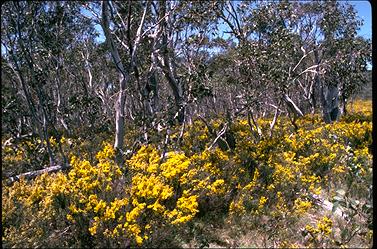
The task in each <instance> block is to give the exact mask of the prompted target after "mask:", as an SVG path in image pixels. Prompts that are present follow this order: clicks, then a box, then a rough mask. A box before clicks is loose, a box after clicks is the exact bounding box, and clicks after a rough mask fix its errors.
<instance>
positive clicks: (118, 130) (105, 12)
mask: <svg viewBox="0 0 377 249" xmlns="http://www.w3.org/2000/svg"><path fill="white" fill-rule="evenodd" d="M101 26H102V29H103V32H104V34H105V37H106V43H107V45H108V47H109V49H110V52H111V56H112V58H113V61H114V64H115V66H116V68H117V70H118V72H119V76H120V80H119V86H120V87H119V93H118V99H117V102H116V104H115V142H114V147H115V148H116V149H117V162H118V164H120V165H122V164H123V160H122V153H121V152H122V149H123V144H124V142H123V139H124V134H125V130H124V123H125V122H124V107H125V100H126V84H127V82H128V81H129V75H128V72H126V70H125V68H124V66H123V63H122V61H121V59H120V56H119V52H118V49H117V47H116V45H115V43H114V40H113V38H112V36H111V32H110V27H109V26H110V20H109V2H107V1H104V2H102V20H101Z"/></svg>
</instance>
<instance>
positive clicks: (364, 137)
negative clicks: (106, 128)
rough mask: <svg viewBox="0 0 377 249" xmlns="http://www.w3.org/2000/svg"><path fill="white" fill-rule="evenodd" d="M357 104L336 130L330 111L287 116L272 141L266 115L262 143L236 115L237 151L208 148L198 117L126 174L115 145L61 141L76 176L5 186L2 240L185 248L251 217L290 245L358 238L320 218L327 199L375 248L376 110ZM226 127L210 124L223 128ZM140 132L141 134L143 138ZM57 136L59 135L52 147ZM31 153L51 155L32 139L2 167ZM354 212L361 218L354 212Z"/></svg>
mask: <svg viewBox="0 0 377 249" xmlns="http://www.w3.org/2000/svg"><path fill="white" fill-rule="evenodd" d="M355 106H356V107H357V105H355ZM356 107H355V109H357V108H358V109H360V111H359V112H356V111H354V110H351V109H350V112H351V113H350V114H349V115H348V116H345V117H344V118H342V119H340V120H339V121H338V122H335V123H332V124H324V123H323V122H322V121H321V117H320V115H307V116H304V117H302V118H299V119H298V120H297V122H296V124H297V126H298V129H297V130H295V129H294V128H293V126H292V124H291V123H290V121H289V119H288V118H286V117H281V118H280V119H279V120H278V121H277V122H276V125H275V128H274V131H273V133H272V134H270V133H269V125H270V122H271V118H261V119H258V120H257V122H258V125H259V126H260V129H261V131H262V135H261V136H259V135H257V133H256V132H255V130H251V128H250V126H249V124H248V122H247V120H246V119H238V120H235V122H234V123H233V124H232V125H231V126H230V128H229V131H230V132H232V133H233V134H234V138H235V141H236V147H235V149H234V150H228V151H223V150H221V149H220V148H219V147H217V145H214V146H213V148H211V149H208V146H209V145H210V144H211V142H212V140H213V139H214V138H212V137H210V134H209V132H208V129H207V126H206V125H205V124H204V123H203V122H202V121H195V122H194V124H193V125H192V126H189V127H187V129H186V130H185V131H184V133H183V134H184V135H183V137H182V141H181V144H180V145H179V146H177V145H173V144H168V146H167V147H166V148H167V149H166V151H165V153H164V155H162V150H161V149H158V148H160V147H159V144H155V143H151V144H149V145H141V146H140V147H139V149H138V150H137V151H135V152H134V153H132V154H131V155H127V158H125V159H126V160H125V164H124V165H122V166H123V167H124V168H120V166H118V165H117V163H116V162H115V151H114V148H113V147H112V145H110V144H109V143H106V142H104V143H103V145H102V148H101V149H100V150H99V151H97V149H96V153H94V150H93V147H95V146H98V144H92V143H91V142H90V141H87V140H82V139H80V138H77V139H71V138H65V137H61V139H60V142H61V143H62V146H63V150H64V151H65V152H67V153H68V152H69V154H68V155H70V156H69V162H70V165H71V167H70V168H69V169H67V170H64V171H62V172H59V173H53V174H48V175H47V174H43V175H40V176H37V177H36V178H35V179H33V180H25V179H21V180H19V181H17V182H15V183H14V184H12V185H5V183H4V182H3V192H2V199H3V205H2V207H3V209H2V224H3V243H4V245H5V246H6V247H54V246H58V247H127V246H129V245H130V246H146V247H148V246H155V245H161V244H158V242H159V241H161V240H162V237H163V238H164V239H165V240H169V239H171V240H176V241H177V240H179V239H180V238H179V236H181V235H182V234H187V233H190V231H192V230H195V229H196V227H197V223H200V222H203V221H207V220H208V219H209V220H211V219H213V217H225V219H227V218H228V217H230V218H232V219H233V218H242V217H252V218H250V219H252V221H253V222H252V224H253V226H254V227H253V228H256V229H259V231H264V232H265V233H266V234H272V235H271V236H275V237H272V240H275V239H276V241H277V243H278V245H282V246H283V245H286V246H289V245H290V246H298V247H301V246H302V245H305V246H316V247H317V246H334V245H336V244H334V243H335V242H333V241H332V239H334V238H335V239H337V240H339V241H341V242H342V243H343V242H344V244H346V243H348V242H347V241H346V239H344V238H343V237H341V236H340V237H339V235H338V234H337V233H336V231H337V230H336V226H338V225H339V224H340V223H339V221H338V220H337V219H334V218H333V217H332V216H330V215H328V214H326V215H328V216H324V217H323V215H324V214H322V213H321V214H319V212H317V211H318V203H317V202H316V201H315V199H318V198H327V199H328V200H329V201H333V203H334V206H335V208H334V210H335V209H336V207H339V206H342V205H343V206H342V207H343V208H344V209H345V210H346V211H345V212H348V213H347V215H348V216H347V217H349V220H348V222H350V223H352V224H353V225H354V226H358V227H359V229H360V231H361V232H363V233H365V234H368V235H365V236H364V237H365V241H368V240H370V238H369V237H370V230H371V228H370V227H368V225H370V224H372V221H371V220H372V219H371V217H372V213H373V212H372V207H371V206H372V205H371V204H372V203H371V194H372V176H373V170H372V160H373V158H372V155H371V149H370V148H371V143H372V135H371V133H372V123H371V121H370V119H369V117H370V114H371V112H368V111H367V110H364V109H363V108H362V106H361V105H359V106H358V107H357V108H356ZM368 115H369V116H368ZM350 116H351V117H350ZM220 123H221V122H220V121H218V120H216V121H213V122H210V124H211V125H212V127H213V129H214V130H216V131H218V130H219V129H220ZM254 128H255V127H254ZM178 130H180V129H179V128H176V129H175V132H176V131H178ZM178 132H179V131H178ZM177 134H178V133H174V134H173V135H172V137H174V136H175V137H177ZM130 136H131V135H130ZM132 136H135V137H137V134H136V132H135V131H132ZM156 137H157V135H156ZM98 139H99V138H98ZM101 139H102V138H101ZM102 140H104V141H106V139H102ZM58 141H59V140H58V139H57V138H53V137H51V139H50V142H51V145H52V147H53V148H54V152H55V149H57V146H58ZM173 141H175V140H174V139H173ZM127 144H132V143H131V141H127ZM26 147H29V148H31V149H30V151H33V153H36V152H38V151H39V150H40V153H45V151H44V149H42V147H43V146H41V145H36V143H33V142H32V141H30V142H25V141H23V142H22V143H20V145H19V147H17V146H8V145H7V146H4V148H3V152H4V153H3V160H5V162H6V163H7V164H8V166H9V167H13V166H14V165H17V164H21V163H29V161H28V160H31V159H30V157H29V155H28V153H31V152H26V150H25V149H24V148H26ZM173 148H174V149H173ZM23 157H27V159H25V160H24V159H23ZM36 157H37V156H36ZM12 165H13V166H12ZM124 169H127V170H124ZM339 193H341V196H339ZM335 204H336V205H335ZM350 207H352V208H353V209H352V210H356V211H355V212H351V211H347V208H350ZM348 210H351V209H348ZM368 210H369V211H368ZM318 215H321V218H320V219H319V220H318V222H316V224H315V225H313V224H314V223H309V222H308V217H312V216H318ZM334 215H335V214H334ZM208 217H210V218H208ZM232 219H227V221H228V220H232ZM287 224H289V226H293V227H295V226H298V225H301V228H302V231H303V233H305V234H306V237H305V238H304V239H303V240H302V241H295V242H298V244H296V243H289V242H288V241H287V240H286V238H285V236H286V235H287V234H289V233H290V232H292V231H288V230H287V231H286V230H284V229H285V226H287ZM283 227H284V229H283ZM194 228H195V229H194ZM279 229H281V230H279ZM283 230H284V232H282V231H283ZM296 230H297V229H296ZM296 230H295V231H294V233H295V234H296V233H297V231H296ZM277 231H280V232H277ZM162 235H164V236H162ZM351 235H352V234H351ZM351 235H350V236H351ZM279 236H280V237H279ZM292 236H293V235H292ZM294 236H296V235H294ZM356 236H359V238H364V237H363V235H356ZM367 237H368V238H369V239H368V238H367ZM295 238H297V236H296V237H295ZM301 239H302V238H301ZM339 241H338V242H339ZM338 242H337V243H338ZM156 243H157V244H156ZM161 243H162V242H161ZM339 243H340V242H339ZM162 245H165V244H162Z"/></svg>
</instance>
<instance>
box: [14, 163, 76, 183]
mask: <svg viewBox="0 0 377 249" xmlns="http://www.w3.org/2000/svg"><path fill="white" fill-rule="evenodd" d="M69 167H70V165H55V166H51V167H48V168H44V169H40V170H35V171H30V172H26V173H22V174H19V175H16V176H12V177H9V178H8V179H7V183H8V184H12V183H14V182H15V181H18V180H20V179H21V178H25V179H27V180H30V179H33V178H34V177H37V176H39V175H42V174H44V173H54V172H57V171H59V170H63V169H67V168H69Z"/></svg>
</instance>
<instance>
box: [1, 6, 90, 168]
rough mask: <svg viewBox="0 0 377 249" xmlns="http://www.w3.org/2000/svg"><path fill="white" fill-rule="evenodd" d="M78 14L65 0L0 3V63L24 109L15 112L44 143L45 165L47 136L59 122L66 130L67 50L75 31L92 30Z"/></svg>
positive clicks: (52, 158)
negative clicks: (9, 74)
mask: <svg viewBox="0 0 377 249" xmlns="http://www.w3.org/2000/svg"><path fill="white" fill-rule="evenodd" d="M79 12H80V11H79V6H78V5H77V4H74V3H69V2H7V3H6V4H4V5H3V6H2V17H1V22H2V56H3V57H4V59H5V60H4V62H6V64H4V63H3V64H2V67H7V68H8V69H9V70H10V71H11V72H12V73H13V76H14V77H15V79H17V80H16V82H15V83H16V85H15V86H16V88H17V89H19V91H18V94H20V95H21V96H22V99H23V100H22V101H23V102H24V103H25V104H24V105H25V107H27V108H26V110H27V111H26V110H25V112H24V113H20V115H21V116H22V120H25V119H26V120H30V127H29V128H30V130H31V131H32V133H33V134H38V135H39V137H40V138H41V141H44V142H45V144H46V148H47V151H48V155H49V160H50V165H53V164H55V163H56V160H55V155H54V154H53V152H52V149H51V145H50V139H49V138H50V136H51V134H53V135H55V136H58V141H59V134H60V133H59V132H58V130H59V128H60V125H59V124H61V126H62V127H64V128H65V129H67V130H69V128H68V126H67V115H68V114H67V107H68V99H69V97H70V94H71V93H70V91H69V90H70V87H68V86H67V84H68V82H67V81H66V80H67V71H66V66H67V64H68V62H67V61H66V60H65V59H66V54H67V51H69V50H70V49H71V48H72V47H73V46H74V44H76V43H77V41H78V40H79V39H80V36H79V31H81V32H82V30H83V29H85V30H87V32H88V34H90V32H92V31H91V29H90V26H88V24H86V23H85V21H84V20H82V19H80V17H81V16H80V14H79ZM60 152H61V153H62V151H61V149H60ZM62 157H63V159H64V160H65V157H64V155H62Z"/></svg>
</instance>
